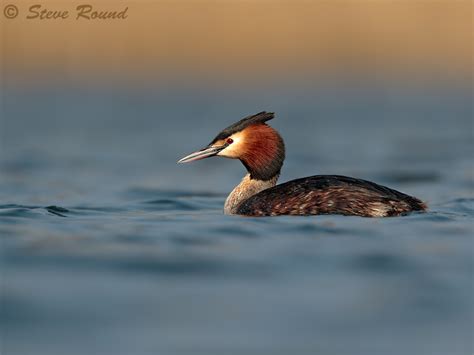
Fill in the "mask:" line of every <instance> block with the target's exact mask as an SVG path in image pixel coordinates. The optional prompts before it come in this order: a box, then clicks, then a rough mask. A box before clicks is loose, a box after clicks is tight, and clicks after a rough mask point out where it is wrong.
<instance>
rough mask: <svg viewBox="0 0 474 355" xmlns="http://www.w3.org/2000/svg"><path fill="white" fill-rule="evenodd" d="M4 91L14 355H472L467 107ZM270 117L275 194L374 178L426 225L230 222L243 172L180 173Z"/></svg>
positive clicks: (0, 230) (414, 220)
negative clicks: (305, 181)
mask: <svg viewBox="0 0 474 355" xmlns="http://www.w3.org/2000/svg"><path fill="white" fill-rule="evenodd" d="M267 89H268V90H262V91H258V90H255V91H252V90H250V92H249V90H246V91H244V90H240V91H239V90H234V89H226V90H217V89H215V90H213V89H212V88H209V89H207V90H201V89H197V88H192V87H189V88H187V89H183V88H163V89H160V88H154V89H151V90H147V91H145V90H143V91H141V90H136V91H131V90H130V91H128V90H119V89H116V88H115V89H112V88H107V89H103V88H102V89H100V88H97V89H95V90H92V91H88V90H85V89H81V88H73V87H67V88H64V87H60V86H57V87H56V86H51V87H48V88H46V89H42V90H37V89H29V90H23V89H22V90H20V89H11V90H6V91H5V92H4V93H3V97H4V119H3V120H2V126H1V127H2V151H3V153H2V174H1V184H0V234H1V265H2V273H1V275H2V309H1V319H2V330H1V334H2V339H1V341H2V350H3V352H2V353H4V354H8V355H11V354H22V355H28V354H47V355H56V354H58V355H63V354H78V355H79V354H80V355H82V354H100V355H103V354H114V355H119V354H134V355H140V354H180V355H181V354H183V355H184V354H259V355H261V354H272V355H273V354H285V355H286V354H290V353H294V354H352V355H353V354H389V355H390V354H394V355H395V354H396V355H399V354H417V355H419V354H429V355H437V354H439V355H446V354H449V355H456V354H460V355H461V354H470V353H472V331H473V324H472V317H473V307H472V296H473V289H472V286H473V284H472V280H473V279H472V276H473V275H472V266H473V258H472V232H473V217H474V195H473V187H474V179H473V174H472V172H473V171H472V106H471V105H472V94H471V92H470V90H467V89H449V90H448V89H443V90H441V89H439V88H438V89H432V90H431V91H426V90H421V89H420V90H417V89H412V91H409V90H408V91H407V90H406V89H404V88H385V87H382V88H381V87H379V86H377V85H373V86H368V87H363V88H361V87H355V86H354V87H344V88H341V87H332V88H327V87H326V86H324V85H322V86H317V87H310V88H304V89H301V88H294V87H290V88H272V90H269V89H270V88H267ZM261 110H274V111H276V112H277V118H276V119H275V120H274V121H273V122H271V123H272V125H273V126H274V127H276V128H277V129H278V130H279V131H280V132H281V134H282V135H283V137H284V138H285V141H286V144H287V150H288V154H287V161H286V162H285V166H284V172H283V175H282V177H281V181H286V180H289V179H292V178H297V177H302V176H307V175H313V174H326V173H327V174H345V175H351V176H357V177H360V178H366V179H369V180H373V181H376V182H379V183H381V184H386V185H389V186H391V187H393V188H396V189H399V190H401V191H404V192H407V193H410V194H413V195H415V196H417V197H419V198H421V199H423V200H424V201H426V202H427V203H428V205H429V207H430V211H429V212H428V213H425V214H413V215H410V216H407V217H402V218H388V219H365V218H358V217H343V216H317V217H278V218H260V219H256V218H242V217H235V216H234V217H230V216H224V215H223V214H222V208H223V203H224V200H225V197H226V194H227V193H228V192H229V191H230V190H231V189H232V187H233V185H235V184H236V183H237V182H238V181H239V180H240V178H241V176H242V175H243V173H244V171H243V168H242V167H241V166H240V164H239V163H238V162H236V161H230V160H224V159H217V158H215V159H210V160H207V161H202V162H197V163H194V164H189V165H176V163H175V162H176V160H178V159H179V158H181V157H182V156H184V155H185V154H187V153H190V152H191V151H193V150H195V149H197V148H200V147H201V146H204V145H205V144H206V143H208V141H210V140H211V139H212V138H213V137H214V135H215V134H216V133H217V132H218V131H219V130H220V129H222V128H224V127H225V126H226V125H228V124H230V123H232V122H233V121H235V120H236V119H238V118H240V117H242V116H245V115H247V114H250V113H253V112H258V111H261Z"/></svg>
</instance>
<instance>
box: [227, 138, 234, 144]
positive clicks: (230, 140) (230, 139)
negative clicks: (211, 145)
mask: <svg viewBox="0 0 474 355" xmlns="http://www.w3.org/2000/svg"><path fill="white" fill-rule="evenodd" d="M226 142H227V144H232V143H234V140H233V139H232V138H227V140H226Z"/></svg>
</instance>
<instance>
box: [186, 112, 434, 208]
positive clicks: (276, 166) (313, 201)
mask: <svg viewBox="0 0 474 355" xmlns="http://www.w3.org/2000/svg"><path fill="white" fill-rule="evenodd" d="M273 117H274V114H273V113H272V112H265V111H264V112H260V113H257V114H255V115H252V116H248V117H245V118H243V119H242V120H240V121H238V122H236V123H234V124H233V125H231V126H229V127H227V128H226V129H224V130H223V131H222V132H221V133H219V134H218V135H217V137H216V138H214V139H213V140H212V142H211V143H209V145H208V146H207V147H206V148H204V149H201V150H198V151H197V152H194V153H192V154H190V155H188V156H186V157H184V158H183V159H181V160H180V161H178V163H188V162H192V161H196V160H200V159H204V158H209V157H212V156H221V157H226V158H231V159H239V160H240V161H241V162H242V164H244V166H245V167H246V168H247V171H248V174H247V175H245V177H244V178H243V180H242V182H241V183H240V184H239V185H237V186H236V187H235V188H234V190H233V191H232V192H231V193H230V195H229V196H228V197H227V200H226V201H225V205H224V213H225V214H238V215H245V216H277V215H318V214H342V215H353V216H363V217H389V216H400V215H403V214H406V213H408V212H411V211H424V210H426V208H427V207H426V205H425V204H424V203H423V202H422V201H420V200H418V199H417V198H415V197H412V196H408V195H405V194H404V193H401V192H399V191H395V190H392V189H389V188H388V187H385V186H381V185H378V184H375V183H373V182H370V181H366V180H361V179H354V178H351V177H346V176H339V175H315V176H310V177H306V178H302V179H297V180H292V181H288V182H286V183H284V184H280V185H276V183H277V180H278V177H279V175H280V170H281V167H282V165H283V161H284V160H285V144H284V142H283V139H282V138H281V136H280V135H279V134H278V132H277V131H276V130H275V129H273V128H272V127H270V126H269V125H267V124H266V123H265V122H266V121H268V120H271V119H272V118H273Z"/></svg>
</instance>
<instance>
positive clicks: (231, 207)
mask: <svg viewBox="0 0 474 355" xmlns="http://www.w3.org/2000/svg"><path fill="white" fill-rule="evenodd" d="M278 176H279V175H276V176H274V177H273V178H271V179H270V180H256V179H251V178H250V174H247V175H245V176H244V178H243V179H242V181H241V182H240V184H238V185H237V186H236V187H235V188H234V189H233V190H232V192H231V193H230V194H229V196H228V197H227V200H226V201H225V205H224V213H225V214H236V213H237V210H238V208H239V206H240V205H241V204H242V202H244V201H246V200H247V199H249V198H250V197H252V196H253V195H255V194H258V193H259V192H260V191H263V190H266V189H269V188H270V187H273V186H275V185H276V183H277V181H278Z"/></svg>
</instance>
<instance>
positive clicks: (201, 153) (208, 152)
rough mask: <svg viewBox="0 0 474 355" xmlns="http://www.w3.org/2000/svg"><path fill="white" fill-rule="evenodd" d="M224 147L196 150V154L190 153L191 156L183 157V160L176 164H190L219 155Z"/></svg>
mask: <svg viewBox="0 0 474 355" xmlns="http://www.w3.org/2000/svg"><path fill="white" fill-rule="evenodd" d="M225 147H226V146H225V145H223V146H219V147H213V146H211V147H207V148H204V149H201V150H198V151H197V152H194V153H191V154H189V155H187V156H185V157H184V158H182V159H180V160H178V163H180V164H182V163H190V162H192V161H196V160H201V159H205V158H209V157H213V156H214V155H216V154H217V153H219V152H220V151H221V150H222V149H224V148H225Z"/></svg>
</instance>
